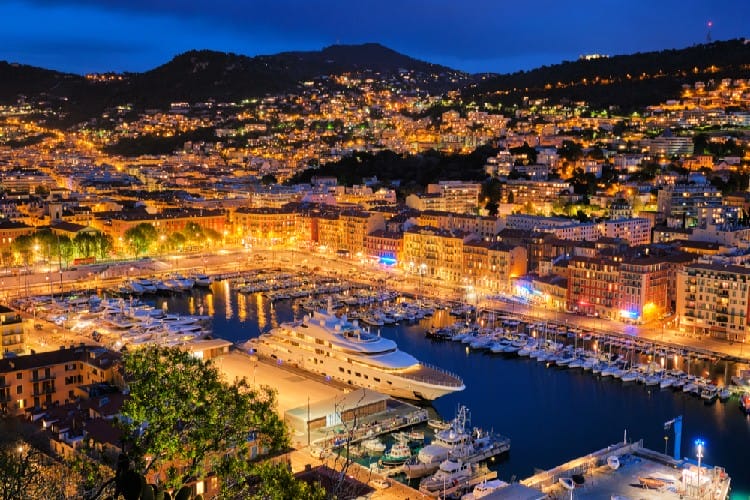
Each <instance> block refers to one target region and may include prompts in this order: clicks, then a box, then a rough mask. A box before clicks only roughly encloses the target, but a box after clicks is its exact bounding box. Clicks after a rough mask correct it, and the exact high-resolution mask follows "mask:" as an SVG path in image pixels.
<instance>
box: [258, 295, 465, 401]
mask: <svg viewBox="0 0 750 500" xmlns="http://www.w3.org/2000/svg"><path fill="white" fill-rule="evenodd" d="M251 346H252V347H253V349H255V350H256V351H257V352H258V353H259V354H260V355H263V356H269V357H272V358H274V359H277V360H278V362H279V363H290V364H293V365H295V366H298V367H300V368H303V369H305V370H308V371H310V372H313V373H318V374H321V375H323V376H324V377H330V378H332V379H336V380H339V381H341V382H344V383H346V384H349V385H353V386H357V387H364V388H367V389H372V390H374V391H378V392H382V393H384V394H388V395H391V396H394V397H399V398H406V399H417V400H420V399H422V400H433V399H435V398H438V397H440V396H443V395H445V394H449V393H451V392H456V391H462V390H463V389H464V387H465V386H464V383H463V381H462V380H461V378H459V377H458V376H456V375H454V374H452V373H448V372H446V371H444V370H441V369H440V368H437V367H434V366H430V365H427V364H425V363H422V362H420V361H419V360H417V359H416V358H415V357H414V356H412V355H410V354H407V353H405V352H403V351H400V350H399V349H398V346H397V345H396V343H395V342H394V341H392V340H389V339H386V338H383V337H380V336H379V335H374V334H371V333H369V332H367V331H365V330H363V329H362V328H360V327H359V325H358V324H357V321H356V320H355V321H353V322H349V321H348V320H347V318H346V316H342V317H337V316H335V315H334V314H333V312H332V310H331V308H330V307H329V309H328V312H315V313H313V314H312V315H309V316H305V318H304V319H303V320H302V321H296V322H292V323H284V324H282V325H281V326H279V327H278V328H275V329H273V330H271V331H270V332H268V333H265V334H263V335H261V336H260V337H258V338H256V339H253V340H251Z"/></svg>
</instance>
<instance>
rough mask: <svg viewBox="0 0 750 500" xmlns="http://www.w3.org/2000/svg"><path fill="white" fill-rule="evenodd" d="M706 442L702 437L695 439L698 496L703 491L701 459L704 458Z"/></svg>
mask: <svg viewBox="0 0 750 500" xmlns="http://www.w3.org/2000/svg"><path fill="white" fill-rule="evenodd" d="M705 445H706V442H705V441H703V440H702V439H696V440H695V456H696V457H697V458H698V496H700V492H701V459H702V458H703V447H704V446H705Z"/></svg>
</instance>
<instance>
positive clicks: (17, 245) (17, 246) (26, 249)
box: [10, 234, 34, 266]
mask: <svg viewBox="0 0 750 500" xmlns="http://www.w3.org/2000/svg"><path fill="white" fill-rule="evenodd" d="M10 248H11V250H13V253H15V254H18V256H19V257H20V259H21V263H23V265H25V266H28V265H29V264H30V263H31V254H32V252H33V248H34V236H33V235H30V234H22V235H21V236H19V237H18V238H16V239H15V240H13V243H11V244H10Z"/></svg>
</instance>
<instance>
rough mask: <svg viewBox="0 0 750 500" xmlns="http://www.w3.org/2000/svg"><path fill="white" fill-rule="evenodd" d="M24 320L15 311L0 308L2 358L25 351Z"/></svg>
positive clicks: (0, 354)
mask: <svg viewBox="0 0 750 500" xmlns="http://www.w3.org/2000/svg"><path fill="white" fill-rule="evenodd" d="M23 325H24V324H23V319H22V318H21V316H20V315H19V314H18V313H17V312H15V311H14V310H12V309H10V308H8V307H5V306H0V358H3V357H6V356H9V355H10V356H13V355H18V354H22V353H23V351H24V329H23Z"/></svg>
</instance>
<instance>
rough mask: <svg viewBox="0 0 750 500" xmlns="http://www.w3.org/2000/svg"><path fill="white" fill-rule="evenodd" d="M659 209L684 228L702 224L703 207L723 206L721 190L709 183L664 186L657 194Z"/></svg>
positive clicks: (668, 218) (673, 222) (675, 223)
mask: <svg viewBox="0 0 750 500" xmlns="http://www.w3.org/2000/svg"><path fill="white" fill-rule="evenodd" d="M656 203H657V210H658V211H659V212H661V213H662V214H663V216H664V217H665V218H667V220H668V221H669V220H670V219H671V221H672V224H670V225H677V226H679V227H683V228H689V227H694V226H697V225H698V224H700V217H701V209H703V208H716V207H721V205H722V199H721V192H719V190H717V189H716V188H715V187H714V186H712V185H711V184H708V183H703V184H684V183H682V184H674V185H667V186H664V187H663V188H662V189H661V190H659V193H658V195H657V201H656Z"/></svg>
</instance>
